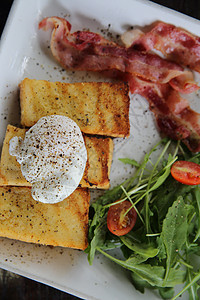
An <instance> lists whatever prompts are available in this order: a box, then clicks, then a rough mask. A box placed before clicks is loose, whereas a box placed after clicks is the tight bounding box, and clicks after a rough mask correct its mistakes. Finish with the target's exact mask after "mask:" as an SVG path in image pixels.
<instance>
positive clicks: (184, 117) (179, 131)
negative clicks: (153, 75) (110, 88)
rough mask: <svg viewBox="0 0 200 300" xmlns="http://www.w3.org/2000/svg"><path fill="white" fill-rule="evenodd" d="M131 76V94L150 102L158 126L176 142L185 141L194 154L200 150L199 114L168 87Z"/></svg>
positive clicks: (167, 85)
mask: <svg viewBox="0 0 200 300" xmlns="http://www.w3.org/2000/svg"><path fill="white" fill-rule="evenodd" d="M127 76H128V78H127V79H128V80H129V85H130V89H131V92H132V93H137V94H140V95H141V96H143V97H145V98H146V99H147V101H148V102H149V107H150V109H151V110H152V111H153V113H154V115H155V117H156V121H157V124H158V127H159V129H160V131H161V132H162V133H164V134H165V135H166V136H168V137H169V138H171V139H174V140H182V141H183V142H184V143H185V144H186V145H187V147H188V148H189V149H190V150H191V151H192V152H199V151H200V114H199V113H197V112H195V111H194V110H192V109H191V108H190V106H189V103H188V102H187V100H186V99H184V98H182V97H181V96H180V94H179V93H178V92H177V91H175V90H174V89H173V88H172V87H171V86H170V85H169V84H164V85H158V84H154V83H150V82H146V81H144V80H141V79H139V78H136V77H133V76H132V77H130V75H127Z"/></svg>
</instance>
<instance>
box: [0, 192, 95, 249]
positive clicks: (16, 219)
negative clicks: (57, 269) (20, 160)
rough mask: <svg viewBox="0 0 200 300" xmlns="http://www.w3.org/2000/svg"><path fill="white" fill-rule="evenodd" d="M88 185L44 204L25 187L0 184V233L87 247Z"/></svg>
mask: <svg viewBox="0 0 200 300" xmlns="http://www.w3.org/2000/svg"><path fill="white" fill-rule="evenodd" d="M89 200H90V195H89V191H88V189H83V188H78V189H76V190H75V191H74V192H73V193H72V194H71V195H70V196H69V197H68V198H67V199H65V200H63V201H61V202H59V203H55V204H47V203H42V202H38V201H35V200H33V198H32V196H31V188H29V187H0V222H1V226H0V236H2V237H8V238H11V239H17V240H20V241H24V242H31V243H39V244H44V245H52V246H63V247H71V248H76V249H81V250H84V249H85V248H86V247H87V244H88V241H87V233H88V209H89Z"/></svg>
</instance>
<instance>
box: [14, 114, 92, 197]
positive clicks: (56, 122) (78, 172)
mask: <svg viewBox="0 0 200 300" xmlns="http://www.w3.org/2000/svg"><path fill="white" fill-rule="evenodd" d="M9 153H10V155H12V156H15V157H16V159H17V161H18V162H19V163H20V164H21V171H22V174H23V176H24V177H25V178H26V180H27V181H29V182H30V183H31V184H32V197H33V198H34V199H35V200H37V201H41V202H43V203H57V202H60V201H62V200H64V199H65V198H66V197H68V196H69V195H70V194H72V193H73V191H74V190H75V189H76V188H77V187H78V185H79V183H80V181H81V179H82V177H83V173H84V170H85V166H86V162H87V150H86V147H85V143H84V139H83V135H82V133H81V130H80V128H79V127H78V125H77V124H76V123H75V122H74V121H73V120H71V119H70V118H68V117H66V116H60V115H52V116H46V117H43V118H41V119H40V120H39V121H38V122H37V123H36V124H35V125H34V126H32V127H31V128H30V129H29V130H28V131H27V132H26V134H25V138H24V139H22V138H20V137H13V138H12V139H11V140H10V145H9Z"/></svg>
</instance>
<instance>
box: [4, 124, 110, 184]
mask: <svg viewBox="0 0 200 300" xmlns="http://www.w3.org/2000/svg"><path fill="white" fill-rule="evenodd" d="M25 132H26V130H25V129H21V128H17V127H14V126H12V125H8V127H7V131H6V136H5V139H4V143H3V149H2V154H1V169H0V185H14V186H31V184H30V183H29V182H28V181H26V179H25V178H24V177H23V175H22V173H21V166H20V164H19V163H18V162H17V160H16V158H15V156H11V155H10V154H9V142H10V140H11V138H13V137H14V136H18V137H22V138H24V136H25ZM84 140H85V144H86V149H87V156H88V160H87V164H86V168H85V172H84V175H83V178H82V180H81V182H80V186H81V187H90V188H101V189H108V188H109V184H110V181H109V176H110V168H111V162H112V153H113V141H112V139H111V138H108V137H105V138H103V137H93V136H84Z"/></svg>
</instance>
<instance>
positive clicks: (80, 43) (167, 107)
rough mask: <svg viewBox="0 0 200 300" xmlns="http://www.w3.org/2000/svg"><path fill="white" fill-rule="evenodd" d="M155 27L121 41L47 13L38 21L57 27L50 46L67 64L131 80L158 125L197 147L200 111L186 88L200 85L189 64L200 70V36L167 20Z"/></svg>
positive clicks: (48, 27) (191, 89) (46, 26)
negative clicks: (191, 102) (187, 96)
mask: <svg viewBox="0 0 200 300" xmlns="http://www.w3.org/2000/svg"><path fill="white" fill-rule="evenodd" d="M151 27H153V28H152V30H150V31H147V32H146V33H144V32H142V31H141V30H138V28H137V29H133V30H131V31H128V32H125V33H124V34H123V35H122V36H121V39H122V42H123V45H119V44H117V43H114V42H111V41H109V40H107V39H105V38H104V37H102V36H101V35H100V34H97V33H94V32H90V31H76V32H71V24H70V23H69V22H68V21H67V20H65V19H63V18H59V17H47V18H45V19H43V20H42V21H41V22H40V23H39V29H43V30H50V31H52V34H51V41H50V47H51V51H52V54H53V56H54V58H55V59H56V60H57V61H58V62H59V63H60V64H61V65H62V66H63V67H64V68H66V69H67V70H68V69H74V70H85V71H104V72H106V75H107V76H110V77H111V78H115V79H116V78H117V79H120V80H123V81H126V82H128V83H129V88H130V92H131V93H133V94H140V95H141V96H143V97H145V98H146V100H147V101H148V103H149V108H150V109H151V110H152V111H153V113H154V115H155V119H156V122H157V126H158V129H159V131H160V132H161V133H163V134H164V135H165V136H168V137H169V138H173V139H175V140H182V141H183V142H184V143H185V144H186V146H187V147H188V148H189V149H190V150H191V151H193V152H198V151H200V114H199V113H197V112H195V111H194V110H192V109H191V108H190V105H189V103H188V102H187V101H186V100H185V99H183V96H182V94H189V93H192V92H194V91H197V90H198V89H199V86H198V84H197V83H196V82H195V80H194V74H193V72H192V71H191V70H189V69H188V67H190V68H191V69H194V70H196V71H198V72H199V71H200V67H199V65H200V60H199V57H200V45H199V38H198V37H196V36H194V35H193V34H191V33H189V32H187V31H186V30H184V29H181V28H177V27H176V26H174V25H171V24H166V23H164V22H157V24H154V25H152V26H151ZM154 50H157V51H154ZM153 51H154V53H153ZM158 51H160V52H162V54H164V56H165V57H166V58H167V59H165V58H163V55H162V56H161V55H160V56H159V55H158V53H159V52H158ZM69 58H70V59H69ZM168 59H170V60H168ZM185 67H187V68H185ZM180 93H181V94H180Z"/></svg>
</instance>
